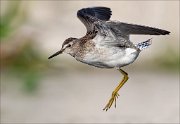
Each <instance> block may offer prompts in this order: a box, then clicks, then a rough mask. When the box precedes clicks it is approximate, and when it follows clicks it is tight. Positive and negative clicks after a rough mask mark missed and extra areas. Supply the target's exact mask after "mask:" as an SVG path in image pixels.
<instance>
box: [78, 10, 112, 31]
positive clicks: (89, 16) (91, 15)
mask: <svg viewBox="0 0 180 124" xmlns="http://www.w3.org/2000/svg"><path fill="white" fill-rule="evenodd" d="M77 17H78V18H79V19H80V20H81V22H82V23H83V24H84V25H85V26H86V29H87V33H88V32H90V31H93V30H94V22H96V21H98V20H102V21H108V20H109V19H110V17H111V9H110V8H107V7H92V8H83V9H81V10H79V11H78V12H77Z"/></svg>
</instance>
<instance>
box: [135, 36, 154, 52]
mask: <svg viewBox="0 0 180 124" xmlns="http://www.w3.org/2000/svg"><path fill="white" fill-rule="evenodd" d="M151 44H152V38H151V39H148V40H147V41H144V42H141V43H138V44H136V47H137V48H139V49H140V50H141V51H142V50H144V49H146V48H148V47H149V46H150V45H151Z"/></svg>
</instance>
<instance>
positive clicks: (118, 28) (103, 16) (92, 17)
mask: <svg viewBox="0 0 180 124" xmlns="http://www.w3.org/2000/svg"><path fill="white" fill-rule="evenodd" d="M111 15H112V14H111V9H110V8H107V7H92V8H83V9H81V10H79V11H78V12H77V16H78V18H79V19H80V20H81V21H82V23H83V24H84V25H85V26H86V28H87V33H88V32H90V31H93V30H94V26H95V24H94V22H96V21H100V22H102V23H103V24H105V25H106V26H107V25H109V26H107V27H109V28H110V29H111V30H112V31H113V32H114V33H115V34H116V35H118V36H121V37H123V36H124V37H126V38H128V37H129V35H131V34H144V35H166V34H169V33H170V32H169V31H166V30H162V29H158V28H152V27H148V26H142V25H135V24H127V23H122V22H114V21H108V20H109V19H110V17H111ZM104 21H107V22H104ZM100 27H101V26H100ZM101 30H103V29H101Z"/></svg>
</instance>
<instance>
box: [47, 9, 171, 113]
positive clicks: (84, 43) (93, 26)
mask: <svg viewBox="0 0 180 124" xmlns="http://www.w3.org/2000/svg"><path fill="white" fill-rule="evenodd" d="M111 15H112V11H111V9H110V8H109V7H104V6H96V7H87V8H82V9H80V10H78V11H77V17H78V18H79V19H80V21H81V22H82V23H83V24H84V25H85V27H86V29H87V32H86V34H85V36H83V37H81V38H72V37H70V38H68V39H66V40H65V41H64V42H63V44H62V47H61V48H60V50H59V51H58V52H56V53H54V54H53V55H51V56H50V57H49V58H48V59H51V58H53V57H55V56H57V55H59V54H62V53H66V54H69V55H71V56H72V57H74V58H75V59H76V60H77V61H80V62H82V63H85V64H88V65H90V66H95V67H98V68H106V69H116V70H118V71H119V72H120V73H121V74H122V75H123V79H122V80H121V81H120V82H119V84H118V86H117V87H116V88H115V89H114V91H113V92H112V95H111V98H110V99H109V101H108V102H107V104H106V105H105V107H104V108H103V110H105V111H107V110H109V109H110V108H111V106H112V104H113V103H114V104H115V107H116V100H117V98H118V96H119V93H118V92H119V90H120V89H121V88H122V86H123V85H124V84H125V83H126V82H127V80H128V79H129V76H128V73H127V72H125V71H124V70H123V69H122V67H124V66H127V65H129V64H131V63H133V62H134V61H135V60H136V59H137V57H138V55H139V54H140V53H141V52H142V51H143V50H144V49H146V48H148V47H149V46H150V45H151V44H152V38H151V39H147V40H146V41H143V42H139V43H137V44H134V43H133V42H132V41H130V38H129V37H130V35H167V34H170V32H169V31H166V30H162V29H159V28H154V27H149V26H144V25H137V24H129V23H124V22H120V21H113V20H110V17H111Z"/></svg>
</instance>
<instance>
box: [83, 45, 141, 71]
mask: <svg viewBox="0 0 180 124" xmlns="http://www.w3.org/2000/svg"><path fill="white" fill-rule="evenodd" d="M110 49H111V50H110ZM138 55H139V52H138V51H137V50H136V49H132V48H126V49H125V50H122V49H120V48H114V49H112V48H104V49H101V50H100V51H99V50H98V51H93V52H92V53H88V54H87V55H86V56H85V57H84V59H83V61H82V62H84V63H87V64H90V65H93V66H96V67H101V68H114V67H122V66H125V65H128V64H130V63H132V62H134V61H135V60H136V58H137V56H138Z"/></svg>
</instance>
